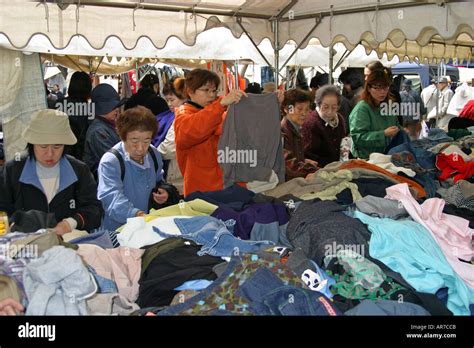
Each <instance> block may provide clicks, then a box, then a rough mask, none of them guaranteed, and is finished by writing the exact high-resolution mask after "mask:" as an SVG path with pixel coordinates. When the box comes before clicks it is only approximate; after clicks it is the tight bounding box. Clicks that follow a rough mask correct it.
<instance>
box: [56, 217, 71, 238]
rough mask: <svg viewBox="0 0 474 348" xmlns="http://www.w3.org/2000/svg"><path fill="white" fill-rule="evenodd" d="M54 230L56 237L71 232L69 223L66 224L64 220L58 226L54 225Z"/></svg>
mask: <svg viewBox="0 0 474 348" xmlns="http://www.w3.org/2000/svg"><path fill="white" fill-rule="evenodd" d="M54 230H55V231H56V233H57V234H58V235H60V236H62V235H63V234H66V233H69V232H71V231H72V228H71V225H69V222H67V221H66V220H63V221H61V222H60V223H59V224H57V225H56V227H55V228H54Z"/></svg>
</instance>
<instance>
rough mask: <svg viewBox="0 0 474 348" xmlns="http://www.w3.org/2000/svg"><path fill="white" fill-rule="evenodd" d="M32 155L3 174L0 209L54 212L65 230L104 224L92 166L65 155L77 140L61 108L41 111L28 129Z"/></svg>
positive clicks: (25, 136)
mask: <svg viewBox="0 0 474 348" xmlns="http://www.w3.org/2000/svg"><path fill="white" fill-rule="evenodd" d="M22 136H23V139H25V140H26V142H27V143H28V145H27V150H28V156H26V157H24V158H21V159H19V160H18V159H14V160H11V161H8V162H7V163H6V164H5V167H4V168H3V170H2V171H1V173H0V192H1V194H0V211H6V212H7V214H8V215H10V216H11V215H12V214H13V213H14V212H16V211H19V210H21V211H29V210H39V211H43V212H45V213H54V215H55V217H56V221H57V222H58V223H57V225H56V227H55V230H56V232H57V233H58V234H59V235H63V234H65V233H68V232H71V231H72V230H73V229H79V230H86V231H91V230H93V229H94V228H97V227H99V226H100V223H101V219H102V215H103V209H102V205H101V203H100V201H99V200H98V199H97V189H96V183H95V181H94V178H93V177H92V174H91V172H90V171H89V168H88V167H87V166H86V165H85V164H84V163H82V162H81V161H78V160H76V159H75V158H74V157H71V156H67V155H65V154H64V145H74V144H75V143H76V142H77V139H76V137H75V136H74V133H73V132H72V131H71V128H70V126H69V120H68V116H67V115H66V114H65V113H63V112H60V111H56V110H40V111H38V112H36V113H35V114H34V115H33V117H32V119H31V123H30V124H29V125H28V127H27V128H26V129H25V130H24V131H23V133H22Z"/></svg>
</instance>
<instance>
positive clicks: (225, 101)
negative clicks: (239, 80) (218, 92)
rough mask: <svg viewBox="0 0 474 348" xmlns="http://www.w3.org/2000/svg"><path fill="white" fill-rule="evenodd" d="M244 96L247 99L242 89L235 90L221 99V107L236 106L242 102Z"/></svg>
mask: <svg viewBox="0 0 474 348" xmlns="http://www.w3.org/2000/svg"><path fill="white" fill-rule="evenodd" d="M242 96H246V97H247V93H245V92H244V91H241V90H240V89H233V90H232V91H230V92H229V94H227V95H226V96H225V97H224V98H222V99H221V105H223V106H228V105H230V104H236V103H238V102H239V101H240V99H241V98H242Z"/></svg>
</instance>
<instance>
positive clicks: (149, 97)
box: [125, 87, 169, 116]
mask: <svg viewBox="0 0 474 348" xmlns="http://www.w3.org/2000/svg"><path fill="white" fill-rule="evenodd" d="M137 105H142V106H144V107H146V108H148V109H150V110H151V112H152V113H153V115H155V116H156V115H159V114H161V113H162V112H165V111H168V110H169V107H168V104H167V103H166V100H164V99H163V98H162V97H160V96H159V95H157V94H156V93H155V92H154V91H153V90H152V89H151V88H143V87H142V88H140V89H139V90H138V92H137V93H135V94H134V95H132V96H131V97H130V99H129V100H128V101H127V102H126V103H125V110H127V109H130V108H134V107H135V106H137Z"/></svg>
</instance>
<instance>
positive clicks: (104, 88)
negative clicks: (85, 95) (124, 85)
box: [91, 83, 125, 116]
mask: <svg viewBox="0 0 474 348" xmlns="http://www.w3.org/2000/svg"><path fill="white" fill-rule="evenodd" d="M91 100H92V103H93V105H94V108H95V114H96V115H98V116H102V115H107V114H108V113H109V112H111V111H112V110H114V109H116V108H118V107H119V106H121V105H122V104H123V103H124V102H125V99H124V100H120V96H119V94H118V93H117V91H116V90H115V88H113V87H112V86H111V85H109V84H107V83H101V84H99V85H97V86H96V87H95V88H94V89H93V90H92V93H91Z"/></svg>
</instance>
